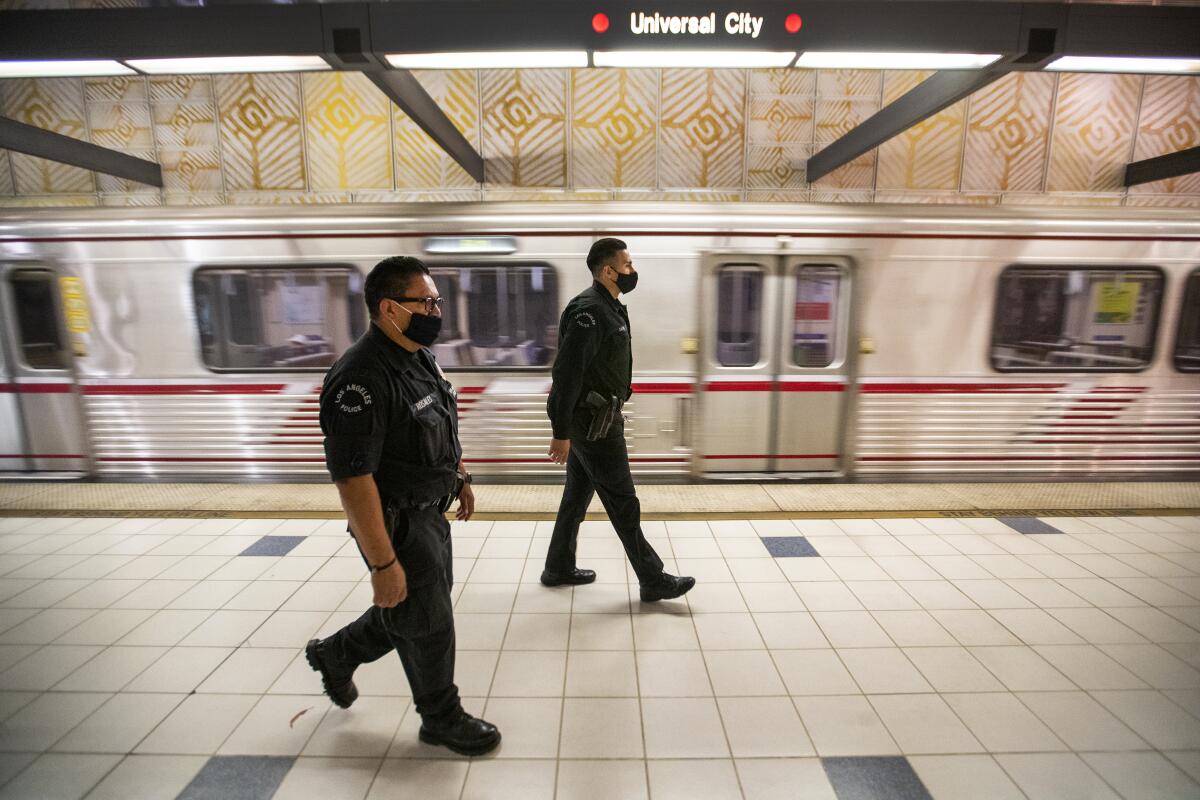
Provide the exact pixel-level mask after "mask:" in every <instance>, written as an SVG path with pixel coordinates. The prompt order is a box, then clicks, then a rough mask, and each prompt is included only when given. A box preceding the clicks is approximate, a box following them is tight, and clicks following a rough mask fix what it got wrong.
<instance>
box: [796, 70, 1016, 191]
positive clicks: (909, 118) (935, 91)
mask: <svg viewBox="0 0 1200 800" xmlns="http://www.w3.org/2000/svg"><path fill="white" fill-rule="evenodd" d="M1007 73H1008V70H1007V69H997V70H946V71H944V72H935V73H934V74H933V75H931V76H929V77H928V78H926V79H925V80H924V81H922V82H921V83H919V84H917V86H916V87H914V88H913V89H911V90H909V91H908V92H907V93H906V94H904V95H903V96H901V97H900V98H898V99H897V100H895V101H893V102H892V103H889V104H888V105H886V106H884V107H883V108H881V109H880V110H879V111H878V112H876V113H875V114H874V115H873V116H871V117H870V118H869V119H867V120H866V121H864V122H862V123H860V124H859V125H858V126H856V127H855V128H853V129H852V130H850V131H849V132H847V133H846V134H844V135H843V136H842V137H841V138H840V139H838V140H837V141H835V142H833V143H832V144H830V145H827V146H826V147H825V148H824V149H822V150H821V151H820V152H818V153H816V154H815V155H814V156H812V158H810V159H808V166H807V173H806V174H807V176H808V177H807V180H808V182H809V183H815V182H816V181H818V180H820V179H821V178H823V177H825V176H826V175H828V174H829V173H830V172H833V171H834V170H835V169H837V168H838V167H840V166H842V165H843V164H849V163H850V162H851V161H853V160H854V159H856V158H858V157H859V156H861V155H862V154H863V153H866V152H867V151H869V150H873V149H875V148H876V147H878V146H879V145H881V144H883V143H884V142H886V141H887V140H888V139H891V138H892V137H893V136H896V135H897V134H900V133H903V132H904V131H906V130H908V129H909V128H911V127H912V126H913V125H916V124H917V123H918V122H920V121H921V120H923V119H926V118H928V117H931V116H933V115H934V114H936V113H937V112H939V111H941V110H942V109H943V108H946V107H947V106H949V105H953V104H954V103H957V102H958V101H959V100H962V99H963V98H964V97H967V96H968V95H970V94H972V93H974V92H976V91H978V90H980V89H982V88H983V87H984V86H987V85H988V84H989V83H992V82H993V81H996V80H999V79H1000V78H1002V77H1004V75H1006V74H1007Z"/></svg>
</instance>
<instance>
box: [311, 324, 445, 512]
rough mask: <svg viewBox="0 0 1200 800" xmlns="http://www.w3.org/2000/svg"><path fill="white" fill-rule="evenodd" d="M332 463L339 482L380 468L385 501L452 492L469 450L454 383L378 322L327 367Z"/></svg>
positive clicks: (325, 406) (417, 500)
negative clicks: (460, 425)
mask: <svg viewBox="0 0 1200 800" xmlns="http://www.w3.org/2000/svg"><path fill="white" fill-rule="evenodd" d="M320 416H321V432H322V433H324V434H325V465H326V467H328V469H329V474H330V476H331V477H332V478H333V479H334V480H335V481H336V480H341V479H343V478H351V477H355V476H357V475H374V477H375V483H376V485H377V486H378V487H379V493H380V495H381V497H382V498H383V499H384V504H385V506H386V505H387V503H388V502H389V501H394V502H395V503H396V504H397V505H399V506H408V505H416V504H422V503H429V502H431V501H433V500H436V499H438V498H440V497H445V496H446V495H448V494H450V492H451V491H452V490H453V488H454V483H455V480H456V478H457V467H458V462H459V459H460V458H461V457H462V446H461V445H460V444H459V441H458V405H457V400H456V395H455V392H454V387H453V386H451V385H450V382H449V381H447V380H446V379H445V377H444V376H443V375H442V373H441V370H440V369H439V368H438V366H437V362H436V361H435V360H434V358H433V354H432V353H430V352H429V350H428V349H426V348H421V349H420V350H418V351H417V352H415V353H410V352H408V351H407V350H405V349H404V348H403V347H401V346H400V345H398V344H396V343H395V342H393V341H392V340H391V339H389V338H388V337H387V335H386V334H385V333H384V332H383V331H381V330H380V329H379V328H378V327H377V326H376V325H374V324H372V325H371V326H370V329H369V330H368V331H367V333H366V334H364V335H363V337H362V338H361V339H359V340H358V341H357V342H355V343H354V344H353V345H352V346H351V347H350V349H348V350H347V351H346V352H345V353H344V354H343V355H342V357H341V358H339V359H338V360H337V362H336V363H335V364H334V365H333V366H332V367H331V368H330V369H329V372H327V373H326V374H325V382H324V384H323V385H322V387H321V414H320Z"/></svg>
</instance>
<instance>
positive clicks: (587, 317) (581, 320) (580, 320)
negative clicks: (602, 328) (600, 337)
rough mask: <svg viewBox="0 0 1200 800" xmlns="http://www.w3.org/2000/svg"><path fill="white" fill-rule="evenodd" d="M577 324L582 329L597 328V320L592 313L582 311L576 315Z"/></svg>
mask: <svg viewBox="0 0 1200 800" xmlns="http://www.w3.org/2000/svg"><path fill="white" fill-rule="evenodd" d="M575 324H576V325H578V326H579V327H581V328H594V327H596V318H595V317H593V316H592V315H591V312H588V311H580V312H579V313H578V314H576V315H575Z"/></svg>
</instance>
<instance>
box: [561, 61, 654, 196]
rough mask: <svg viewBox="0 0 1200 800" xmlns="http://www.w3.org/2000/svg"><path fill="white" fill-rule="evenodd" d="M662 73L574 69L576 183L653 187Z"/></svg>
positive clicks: (573, 102)
mask: <svg viewBox="0 0 1200 800" xmlns="http://www.w3.org/2000/svg"><path fill="white" fill-rule="evenodd" d="M658 82H659V71H658V70H651V69H632V70H626V69H576V70H571V107H572V112H571V113H572V118H571V134H572V137H573V138H572V140H571V163H572V170H573V173H572V174H573V181H572V182H573V183H574V185H575V186H576V187H579V188H585V187H592V186H597V187H604V188H609V187H611V188H614V189H616V188H622V187H639V186H640V187H653V186H654V178H655V167H656V165H655V152H654V151H655V144H656V139H657V133H658Z"/></svg>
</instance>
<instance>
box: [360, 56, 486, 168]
mask: <svg viewBox="0 0 1200 800" xmlns="http://www.w3.org/2000/svg"><path fill="white" fill-rule="evenodd" d="M363 74H364V75H366V76H367V78H368V79H370V81H371V82H372V83H374V84H375V85H376V86H378V87H379V90H380V91H381V92H383V93H384V94H385V95H387V97H388V99H389V100H391V101H392V102H393V103H395V104H396V105H397V106H399V107H400V109H401V110H402V111H403V112H404V113H405V114H408V116H409V118H410V119H412V121H413V122H415V123H417V125H418V127H420V128H421V130H423V131H425V133H427V134H429V136H430V138H432V139H433V140H434V141H435V142H437V145H438V147H440V148H442V149H443V150H445V151H446V152H447V153H448V154H449V155H450V157H451V158H453V159H454V160H455V161H457V162H458V164H459V166H461V167H462V168H463V169H465V170H466V171H467V174H468V175H470V176H471V177H472V178H474V179H475V180H477V181H479V182H480V183H483V156H481V155H480V154H479V153H478V152H477V151H476V150H475V148H474V147H472V146H471V143H470V142H469V141H467V137H465V136H463V135H462V133H461V132H459V130H458V128H456V127H454V123H453V122H451V121H450V118H449V117H448V116H446V112H444V111H442V109H441V107H440V106H438V104H437V101H436V100H434V99H433V98H432V97H430V96H429V93H428V92H426V91H425V89H424V87H422V86H421V84H420V83H419V82H418V81H417V79H416V78H414V77H413V74H412V73H411V72H409V71H408V70H406V69H393V70H386V71H377V72H366V73H363Z"/></svg>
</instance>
